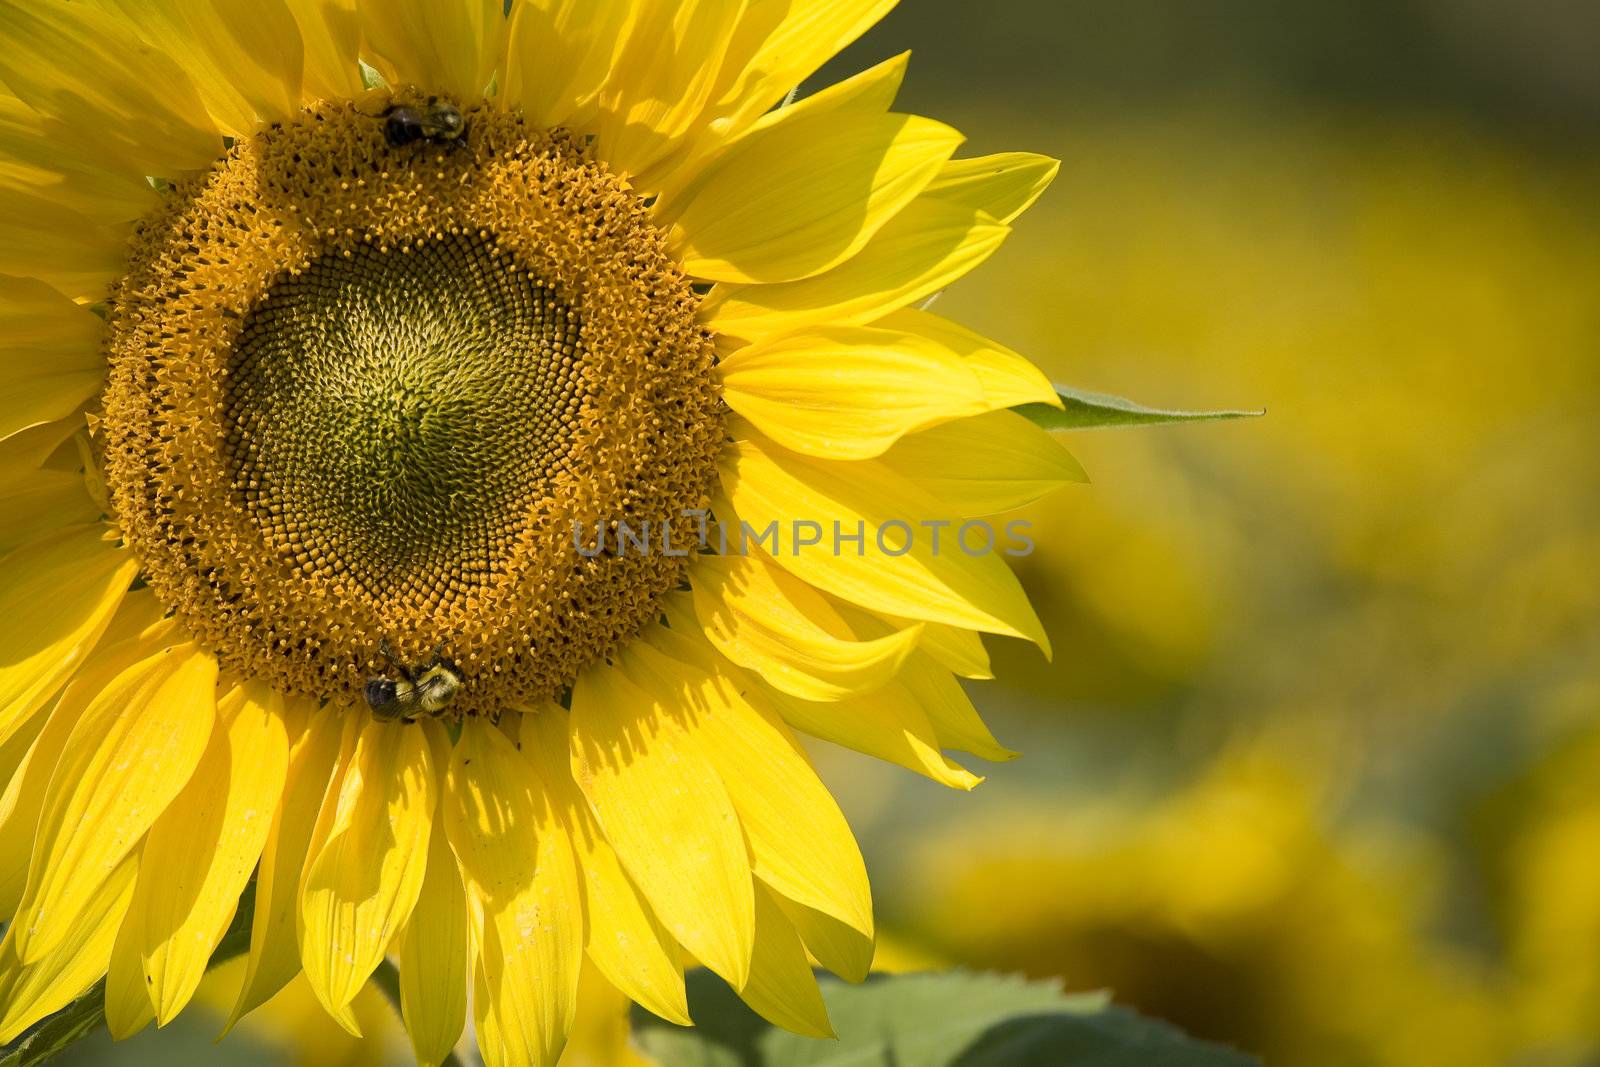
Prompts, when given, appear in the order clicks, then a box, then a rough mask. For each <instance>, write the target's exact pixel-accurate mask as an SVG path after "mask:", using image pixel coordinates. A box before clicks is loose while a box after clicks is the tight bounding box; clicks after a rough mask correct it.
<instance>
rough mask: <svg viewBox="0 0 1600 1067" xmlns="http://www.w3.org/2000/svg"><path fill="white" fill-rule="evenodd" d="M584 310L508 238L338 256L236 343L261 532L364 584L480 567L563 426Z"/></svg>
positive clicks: (506, 535)
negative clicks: (530, 270)
mask: <svg viewBox="0 0 1600 1067" xmlns="http://www.w3.org/2000/svg"><path fill="white" fill-rule="evenodd" d="M578 342H579V328H578V319H577V316H576V314H575V313H574V312H573V311H572V309H571V308H569V307H568V306H567V305H566V304H565V303H564V302H563V301H562V300H561V299H560V298H559V297H557V296H556V294H555V293H554V292H552V291H551V290H550V289H548V288H546V287H544V286H543V285H541V284H540V283H539V282H538V281H537V280H535V279H534V278H532V277H530V276H529V275H528V274H527V272H526V271H523V270H521V269H520V268H519V267H518V266H517V264H516V262H515V260H514V259H513V258H512V257H511V256H509V255H507V254H506V253H505V252H504V250H503V249H501V248H500V247H499V245H498V243H497V242H494V241H490V240H484V239H481V238H478V237H460V236H447V237H443V238H439V239H436V240H432V241H429V242H427V243H425V244H422V245H420V246H419V247H417V248H415V249H413V250H410V251H402V250H399V249H391V250H390V251H387V252H379V251H375V250H373V249H372V248H371V247H370V246H363V247H362V248H361V249H358V250H357V251H356V252H355V253H353V254H352V255H351V256H349V257H345V256H342V255H327V256H324V257H322V258H321V259H318V260H316V261H315V262H313V263H312V264H311V265H310V266H309V267H308V268H307V269H305V270H304V271H302V272H300V273H299V274H293V275H289V276H286V277H284V278H283V279H282V280H280V281H279V282H278V283H277V284H276V285H274V286H273V287H272V289H271V291H270V292H269V294H268V295H267V297H266V299H265V300H263V301H262V302H261V303H260V304H259V305H258V306H257V307H256V309H255V310H254V311H253V312H252V313H251V314H250V317H249V319H248V320H247V321H246V322H245V324H244V328H243V329H242V330H241V331H240V333H239V336H238V338H237V340H236V341H235V342H234V344H233V348H232V354H231V362H230V366H229V368H228V378H227V387H226V406H225V414H224V422H225V426H226V429H227V445H226V450H227V454H228V462H229V466H230V471H231V472H232V474H233V479H234V484H235V486H236V487H237V490H238V492H239V494H240V496H241V499H242V500H243V502H244V505H245V507H246V509H247V510H248V511H249V513H250V515H251V517H252V518H253V519H254V520H255V521H256V522H257V523H258V524H259V526H260V527H261V529H262V531H263V534H264V536H266V537H267V538H268V539H269V540H270V541H271V542H272V543H274V544H275V545H278V546H281V547H282V549H283V550H284V551H286V552H288V553H289V554H291V555H292V556H293V557H294V558H295V559H296V560H297V561H299V562H301V563H302V564H303V565H306V566H317V567H319V568H320V569H323V570H325V571H326V573H327V575H328V577H330V578H333V577H341V578H348V579H349V580H350V581H352V582H354V583H355V584H356V585H357V586H358V587H359V588H360V589H361V590H362V591H363V592H365V593H366V594H368V595H370V596H393V597H401V598H405V599H407V600H409V601H412V602H414V603H417V604H425V605H428V606H431V607H437V606H438V604H440V603H441V602H443V601H444V600H446V599H448V598H449V597H450V596H451V595H452V590H455V589H459V588H462V587H463V586H472V587H477V586H482V585H484V584H486V583H488V582H489V581H490V580H491V578H492V577H493V576H494V574H495V571H496V570H497V568H498V567H500V566H501V565H502V564H503V562H504V560H505V558H506V556H507V555H508V550H509V548H510V546H511V545H513V544H514V543H515V541H516V539H517V537H518V535H519V534H520V533H521V532H522V531H523V529H525V528H526V525H527V519H528V517H529V516H530V515H532V514H533V512H534V509H535V506H536V504H537V502H538V497H539V493H540V491H541V487H542V486H543V485H545V484H546V482H547V481H548V479H549V477H550V475H551V474H552V473H554V471H555V470H556V468H557V467H558V465H559V464H560V463H561V462H562V461H563V459H564V453H565V452H566V450H567V447H568V445H569V444H570V443H571V439H570V437H569V436H568V435H567V433H566V432H565V430H566V427H567V426H570V425H571V424H572V423H573V422H574V420H575V419H576V418H577V415H578V412H579V410H580V408H581V406H582V403H583V400H584V398H585V395H586V392H587V390H586V388H585V383H584V381H583V377H582V374H581V370H580V368H579V366H578V364H577V361H576V359H575V354H576V352H577V349H578Z"/></svg>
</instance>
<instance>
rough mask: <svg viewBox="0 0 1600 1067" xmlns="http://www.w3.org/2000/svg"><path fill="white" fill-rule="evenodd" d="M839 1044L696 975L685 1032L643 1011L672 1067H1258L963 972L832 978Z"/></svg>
mask: <svg viewBox="0 0 1600 1067" xmlns="http://www.w3.org/2000/svg"><path fill="white" fill-rule="evenodd" d="M821 983H822V996H823V999H824V1000H825V1001H826V1002H827V1005H828V1014H829V1016H830V1017H831V1018H832V1020H833V1027H834V1030H835V1031H836V1032H837V1033H838V1035H839V1039H838V1040H837V1041H818V1040H814V1039H811V1038H804V1037H799V1036H797V1035H795V1034H790V1033H787V1032H785V1031H782V1030H777V1029H775V1028H773V1027H771V1026H769V1025H768V1024H767V1023H765V1022H763V1021H762V1020H761V1019H760V1018H758V1017H757V1016H756V1015H755V1014H754V1013H753V1012H751V1011H750V1009H749V1008H747V1007H745V1006H744V1004H743V1003H742V1002H741V1001H740V1000H739V999H738V997H737V996H735V995H734V993H733V991H732V990H730V989H729V988H728V987H727V986H726V985H725V984H723V983H722V982H721V981H720V980H718V979H716V978H715V977H713V976H712V975H711V974H710V973H708V972H706V971H696V972H694V973H692V974H691V975H689V1012H690V1014H691V1015H692V1016H693V1017H694V1019H695V1022H696V1023H697V1024H698V1025H697V1027H696V1028H695V1029H692V1030H691V1029H685V1028H683V1027H679V1026H674V1025H672V1024H671V1023H666V1022H663V1021H662V1020H660V1019H657V1018H656V1017H655V1016H653V1015H650V1014H649V1013H647V1012H645V1011H643V1010H641V1009H635V1010H634V1016H633V1022H634V1038H635V1040H636V1041H637V1042H638V1043H639V1045H640V1046H641V1047H642V1048H643V1049H644V1051H645V1052H646V1053H647V1054H648V1055H650V1056H652V1057H654V1058H655V1059H656V1060H657V1061H659V1062H660V1064H661V1065H662V1067H1249V1065H1251V1064H1255V1063H1256V1062H1257V1061H1256V1060H1254V1059H1252V1058H1251V1057H1248V1056H1244V1055H1242V1054H1240V1053H1237V1052H1234V1051H1232V1050H1229V1049H1225V1048H1221V1047H1219V1046H1216V1045H1209V1044H1205V1043H1203V1042H1199V1041H1194V1040H1191V1039H1190V1038H1187V1037H1185V1036H1184V1035H1183V1034H1181V1033H1179V1032H1178V1031H1177V1030H1175V1029H1173V1028H1172V1027H1170V1026H1168V1025H1167V1024H1165V1023H1160V1022H1154V1021H1151V1020H1148V1019H1142V1018H1140V1017H1139V1016H1137V1015H1135V1014H1133V1013H1132V1012H1129V1011H1126V1010H1124V1009H1122V1008H1118V1007H1114V1006H1111V1005H1110V1004H1109V1003H1108V1002H1107V997H1106V996H1105V995H1104V994H1100V993H1087V994H1076V995H1068V994H1065V993H1063V992H1062V991H1061V989H1060V987H1059V986H1058V985H1056V984H1055V983H1053V982H1028V981H1025V980H1024V979H1021V978H1016V977H1006V976H1001V975H992V974H973V973H970V972H962V971H953V972H949V973H945V974H915V975H901V976H898V977H889V976H884V975H874V976H873V977H872V978H871V979H869V980H868V981H867V982H866V983H865V984H863V985H859V986H852V985H848V984H846V983H844V982H841V981H839V980H838V979H835V978H832V977H828V976H822V978H821Z"/></svg>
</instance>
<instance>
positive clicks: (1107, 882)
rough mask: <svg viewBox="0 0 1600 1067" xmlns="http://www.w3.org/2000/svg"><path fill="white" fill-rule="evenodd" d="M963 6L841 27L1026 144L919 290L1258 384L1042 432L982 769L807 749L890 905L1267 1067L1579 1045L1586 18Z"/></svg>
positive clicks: (1362, 10) (1596, 694)
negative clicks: (1026, 627)
mask: <svg viewBox="0 0 1600 1067" xmlns="http://www.w3.org/2000/svg"><path fill="white" fill-rule="evenodd" d="M975 7H976V5H965V4H962V5H956V4H944V3H932V2H922V3H918V2H917V0H909V2H908V3H906V4H904V5H902V9H901V11H900V12H899V13H898V14H897V15H896V16H895V23H891V24H890V25H889V26H886V27H884V28H883V30H881V31H880V32H879V33H878V34H877V35H876V38H875V39H874V40H873V41H872V42H869V43H871V44H875V45H876V46H877V47H878V48H879V50H880V52H883V51H887V50H889V49H892V48H894V47H897V46H899V45H900V44H903V43H905V42H907V41H908V40H909V41H910V43H911V44H913V45H917V46H926V47H919V50H918V52H917V53H915V54H914V56H913V62H912V77H911V81H910V83H909V85H908V91H907V97H908V98H909V100H908V103H909V104H910V105H912V106H914V107H917V108H919V109H921V108H923V107H926V108H930V109H931V110H932V113H934V114H937V115H940V116H941V117H943V118H946V119H949V120H950V121H952V122H953V123H955V124H956V125H957V126H959V127H960V128H962V129H964V130H967V131H969V132H972V133H973V134H974V136H973V142H972V145H971V147H972V148H973V149H974V150H985V151H987V150H993V149H1001V148H1013V147H1026V148H1031V149H1037V150H1040V151H1046V152H1049V153H1050V154H1052V155H1056V156H1059V157H1060V158H1061V159H1062V160H1063V161H1064V165H1063V168H1062V174H1061V178H1060V179H1059V180H1058V181H1057V183H1056V185H1055V187H1054V188H1053V189H1052V191H1051V192H1050V193H1049V194H1047V196H1046V198H1045V199H1044V200H1043V201H1042V202H1041V203H1040V205H1039V206H1038V207H1037V208H1036V209H1035V210H1034V212H1033V213H1032V214H1031V215H1029V216H1028V217H1027V218H1026V219H1024V220H1023V223H1022V225H1021V226H1020V227H1019V229H1018V232H1017V233H1016V235H1015V236H1014V237H1013V238H1012V240H1011V242H1010V244H1009V245H1008V246H1007V248H1006V249H1004V250H1003V251H1002V252H1001V254H1000V255H999V256H998V257H997V258H996V260H994V261H993V262H992V263H991V264H990V265H989V266H988V268H987V269H986V270H984V271H981V272H979V273H978V274H977V275H974V276H973V277H972V278H970V279H968V280H967V281H965V282H964V283H962V285H961V286H959V287H958V288H956V289H953V290H952V291H951V292H949V293H948V294H946V295H945V296H944V297H943V298H942V300H941V302H940V304H939V311H940V312H941V313H942V314H946V315H949V316H951V317H953V318H956V319H959V320H961V321H964V322H967V323H969V324H971V325H974V326H975V327H977V328H979V329H982V330H984V331H986V332H988V333H990V334H991V335H993V336H995V337H996V338H997V339H999V340H1001V341H1004V342H1005V343H1007V344H1009V345H1012V346H1013V347H1015V348H1017V349H1018V350H1020V351H1023V352H1026V353H1028V354H1029V356H1030V357H1031V358H1033V359H1035V360H1036V361H1037V362H1039V363H1040V364H1041V366H1043V367H1044V368H1045V369H1046V371H1047V372H1048V373H1050V374H1051V375H1052V376H1053V377H1055V378H1057V379H1058V380H1060V381H1063V382H1069V383H1071V384H1073V385H1076V386H1079V387H1083V388H1088V389H1094V390H1100V391H1105V392H1113V393H1119V394H1122V395H1125V396H1130V397H1134V398H1136V399H1139V400H1141V401H1144V402H1147V403H1152V404H1156V405H1161V406H1176V407H1185V406H1189V407H1235V406H1240V407H1252V406H1265V407H1267V408H1268V409H1269V415H1268V417H1267V418H1266V419H1263V420H1257V421H1253V422H1243V423H1226V424H1211V425H1198V426H1187V427H1174V428H1161V429H1153V430H1117V431H1101V432H1098V433H1094V432H1090V433H1080V434H1076V435H1073V436H1072V437H1071V438H1070V440H1069V444H1070V446H1071V447H1072V449H1073V451H1074V452H1075V453H1076V454H1077V455H1078V457H1079V458H1080V459H1081V460H1082V461H1083V462H1084V464H1085V465H1086V466H1087V467H1088V469H1089V471H1090V473H1091V476H1092V477H1093V479H1094V481H1093V484H1092V485H1090V486H1087V487H1082V488H1080V489H1075V490H1073V491H1069V492H1067V493H1065V494H1063V495H1061V496H1059V497H1057V498H1055V499H1053V500H1051V501H1049V502H1047V503H1045V504H1044V505H1041V506H1039V507H1037V508H1035V509H1034V510H1033V511H1032V512H1031V513H1030V515H1029V517H1030V518H1031V519H1033V521H1034V523H1035V535H1036V538H1037V541H1038V543H1039V551H1038V552H1037V554H1036V555H1034V556H1033V557H1031V558H1030V559H1028V560H1026V561H1024V563H1025V565H1024V568H1023V570H1024V576H1025V580H1026V581H1027V583H1028V586H1029V589H1030V591H1031V592H1032V594H1033V596H1034V597H1035V600H1036V602H1037V603H1039V604H1040V605H1041V610H1042V612H1043V613H1044V615H1045V619H1046V623H1047V625H1048V626H1050V628H1051V632H1052V634H1053V636H1054V637H1055V640H1056V648H1057V654H1056V658H1055V662H1054V663H1053V664H1046V663H1044V662H1043V661H1042V660H1041V659H1040V658H1039V657H1038V656H1037V654H1035V653H1033V652H1032V651H1031V650H1029V649H1027V648H1024V647H1022V646H1020V644H1019V645H1017V646H1016V647H1004V648H1002V647H994V651H995V653H996V660H997V664H996V668H997V674H998V675H999V677H1000V679H1001V681H1000V682H999V683H993V684H989V685H986V686H979V687H977V688H976V689H975V698H976V700H977V701H978V703H979V706H980V707H981V708H982V709H984V710H985V712H986V714H987V715H988V716H989V717H990V719H991V721H992V722H993V724H994V726H995V728H996V732H997V733H998V735H999V736H1000V739H1001V741H1002V742H1004V743H1005V744H1007V745H1008V746H1010V747H1012V748H1017V749H1021V750H1022V751H1023V752H1024V757H1023V759H1022V760H1020V761H1018V762H1017V763H1014V764H1010V765H1007V766H1003V767H996V768H992V769H991V771H990V779H989V781H988V782H986V783H985V784H984V785H983V786H982V787H980V788H979V789H978V790H977V791H976V792H975V793H974V794H973V795H971V796H953V795H945V794H941V793H940V792H939V791H938V789H937V787H933V786H930V785H928V784H927V783H924V782H920V781H916V780H911V779H909V778H906V777H902V776H899V775H895V774H893V773H883V772H881V771H879V770H877V769H876V768H873V767H871V766H869V765H868V764H867V763H866V761H863V760H857V759H854V758H831V759H830V760H829V764H830V766H829V772H830V775H829V777H830V781H831V782H833V783H835V784H836V785H837V786H838V787H839V789H840V790H841V792H842V793H843V794H844V796H845V800H846V805H847V811H849V813H850V814H851V815H852V816H853V818H854V819H855V821H856V824H857V826H858V827H859V829H860V831H861V833H862V835H863V838H864V840H865V843H866V847H867V851H868V862H869V866H870V867H871V868H872V870H873V873H874V877H875V884H876V885H877V886H878V897H879V905H880V912H881V914H882V915H883V919H884V924H885V926H886V928H887V929H888V931H889V932H890V934H891V937H892V940H893V941H894V942H895V943H898V944H903V945H907V946H912V947H914V948H915V949H916V950H917V951H918V952H920V953H924V954H932V955H934V956H935V957H937V958H939V959H943V960H946V961H950V962H959V963H963V964H967V965H973V966H980V967H993V968H1000V969H1005V970H1022V971H1025V972H1027V973H1029V974H1033V975H1040V976H1043V975H1061V976H1063V977H1064V978H1065V979H1066V981H1067V984H1068V985H1069V986H1070V987H1073V988H1091V987H1098V986H1107V987H1110V988H1111V989H1112V990H1114V991H1115V993H1116V995H1117V998H1118V999H1119V1000H1122V1001H1124V1002H1126V1003H1130V1004H1134V1005H1136V1006H1138V1007H1140V1008H1141V1009H1143V1010H1146V1011H1149V1012H1152V1013H1156V1014H1159V1015H1163V1016H1165V1017H1167V1018H1170V1019H1172V1020H1173V1021H1175V1022H1178V1023H1179V1024H1181V1025H1182V1026H1184V1027H1185V1028H1186V1029H1189V1030H1191V1031H1193V1032H1196V1033H1199V1034H1202V1035H1205V1036H1208V1037H1212V1038H1216V1039H1219V1040H1224V1041H1228V1042H1230V1043H1233V1044H1235V1045H1238V1046H1240V1047H1242V1048H1244V1049H1247V1050H1249V1051H1251V1052H1255V1053H1258V1054H1261V1055H1263V1056H1265V1058H1266V1061H1267V1063H1269V1064H1272V1065H1274V1067H1366V1065H1373V1067H1380V1065H1382V1067H1389V1065H1394V1067H1400V1065H1405V1067H1417V1065H1423V1064H1451V1065H1457V1067H1471V1065H1478V1064H1482V1065H1486V1067H1488V1065H1502V1064H1511V1063H1516V1064H1527V1065H1539V1067H1546V1065H1549V1067H1566V1065H1573V1067H1576V1065H1579V1064H1595V1063H1600V670H1597V665H1600V580H1597V575H1600V420H1597V419H1596V418H1595V415H1594V410H1595V398H1596V396H1597V395H1600V195H1597V194H1600V138H1597V136H1596V134H1597V132H1600V64H1595V63H1593V52H1592V47H1591V48H1590V49H1588V50H1587V51H1588V52H1589V59H1588V60H1583V59H1582V58H1581V55H1580V53H1581V52H1582V51H1585V50H1584V49H1582V48H1581V46H1577V50H1576V51H1575V44H1576V42H1578V41H1588V42H1589V44H1590V46H1593V45H1594V43H1595V42H1597V41H1600V8H1596V7H1595V6H1594V5H1584V4H1577V3H1567V4H1563V3H1559V2H1554V0H1542V2H1537V3H1529V4H1517V5H1512V4H1493V3H1488V2H1484V3H1477V2H1473V0H1454V2H1445V0H1436V2H1403V3H1385V4H1378V3H1350V2H1347V0H1346V2H1331V0H1330V2H1327V3H1322V2H1315V0H1304V2H1300V3H1292V4H1284V3H1265V2H1261V3H1252V2H1237V3H1179V2H1177V0H1173V2H1168V3H1159V2H1151V0H1144V2H1136V3H1130V4H1118V5H1112V4H1107V3H1090V2H1083V0H1078V2H1068V3H1060V2H1056V3H1044V2H1039V3H1023V2H1013V3H1005V2H1001V3H995V4H992V5H987V6H986V7H985V9H984V10H983V11H982V12H981V13H980V12H978V11H976V10H975ZM896 23H897V24H898V25H896ZM897 29H898V30H899V31H900V32H898V33H896V32H895V31H896V30H897ZM964 56H965V57H966V58H965V59H963V57H964ZM930 68H932V69H930Z"/></svg>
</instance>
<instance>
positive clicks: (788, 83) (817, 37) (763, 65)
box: [710, 0, 904, 139]
mask: <svg viewBox="0 0 1600 1067" xmlns="http://www.w3.org/2000/svg"><path fill="white" fill-rule="evenodd" d="M896 3H897V0H795V2H794V3H790V4H786V5H778V4H770V5H765V6H764V7H763V6H761V5H751V7H750V9H749V10H747V11H746V13H745V23H746V27H745V28H744V32H755V33H761V34H763V39H762V40H761V43H760V45H759V46H758V47H757V48H756V49H755V51H754V55H753V56H752V58H751V59H750V60H749V61H748V62H747V63H745V64H744V65H743V66H742V68H741V69H740V71H739V73H738V76H737V77H736V78H735V79H734V80H733V83H732V85H731V87H730V88H729V90H728V91H727V92H726V93H725V94H724V95H723V100H725V101H726V104H725V106H723V107H722V108H720V109H719V112H720V114H719V115H718V117H717V119H716V120H715V121H714V122H712V123H711V131H710V132H711V134H712V135H713V136H715V137H717V138H719V139H727V138H729V137H733V136H737V134H738V133H740V132H741V131H743V130H744V129H745V128H747V127H748V126H750V125H751V124H752V123H754V122H756V121H757V120H758V119H760V118H761V117H762V116H763V115H766V114H768V113H769V112H770V111H771V109H772V107H773V105H775V104H777V103H778V101H780V100H782V99H783V98H784V96H785V95H786V94H788V93H789V92H790V91H791V90H793V89H794V88H796V87H797V86H799V84H800V83H801V82H803V81H805V80H806V79H807V78H809V77H810V76H811V75H812V74H814V73H815V72H816V71H817V69H818V68H820V67H821V66H822V65H823V64H824V63H826V62H827V61H828V60H830V59H832V58H833V57H834V56H836V55H838V54H839V53H840V52H841V51H843V50H844V48H845V46H847V45H849V44H850V43H851V42H852V41H854V40H855V39H856V38H858V37H860V36H861V35H862V34H863V33H865V32H866V31H867V30H868V29H870V28H871V27H872V26H873V25H875V24H876V23H877V22H878V21H879V20H880V19H882V18H883V16H885V15H887V14H888V13H889V12H890V10H892V9H893V8H894V6H895V4H896ZM774 18H776V20H777V21H776V22H775V23H772V22H770V20H771V19H774ZM752 24H753V25H752ZM769 25H770V29H769V28H768V27H769ZM897 58H898V57H897ZM901 66H902V69H903V67H904V64H903V62H902V64H901ZM891 99H892V95H891Z"/></svg>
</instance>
